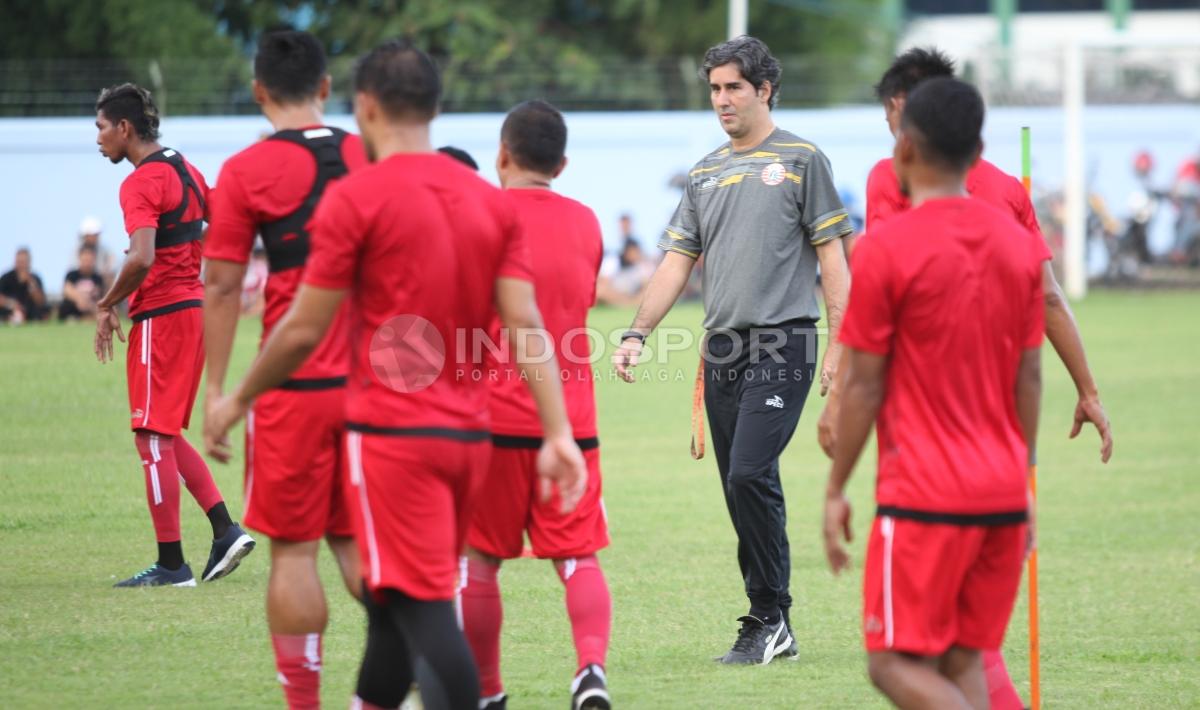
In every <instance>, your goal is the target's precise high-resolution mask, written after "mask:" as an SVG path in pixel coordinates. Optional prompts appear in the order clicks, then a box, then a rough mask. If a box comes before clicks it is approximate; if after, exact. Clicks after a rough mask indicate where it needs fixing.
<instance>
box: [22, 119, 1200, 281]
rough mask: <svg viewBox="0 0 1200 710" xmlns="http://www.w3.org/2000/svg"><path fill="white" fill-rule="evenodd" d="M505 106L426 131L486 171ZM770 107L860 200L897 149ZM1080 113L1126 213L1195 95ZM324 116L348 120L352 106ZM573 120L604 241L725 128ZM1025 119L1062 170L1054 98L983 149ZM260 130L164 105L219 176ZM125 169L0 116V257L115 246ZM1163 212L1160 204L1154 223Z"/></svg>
mask: <svg viewBox="0 0 1200 710" xmlns="http://www.w3.org/2000/svg"><path fill="white" fill-rule="evenodd" d="M501 119H502V116H500V115H496V114H464V115H449V116H444V117H442V118H440V119H438V120H437V122H436V123H435V124H434V125H435V128H434V141H435V143H436V144H437V145H443V144H453V145H457V146H459V147H461V148H465V149H466V150H468V151H469V152H471V153H472V154H473V155H474V156H475V158H476V160H478V161H479V163H480V164H481V165H482V166H483V173H484V175H485V176H487V177H488V178H489V179H492V180H494V179H495V171H494V170H493V169H492V164H493V161H494V159H495V146H496V140H497V136H498V134H499V130H500V122H501ZM776 120H777V122H778V123H779V125H781V126H782V127H784V128H787V129H789V130H791V131H793V132H795V133H797V134H799V135H801V136H803V137H805V138H806V139H808V140H811V141H814V142H816V143H817V145H819V146H821V147H822V148H823V149H824V150H825V152H826V153H827V154H828V155H829V158H830V160H831V161H832V163H833V168H834V173H835V176H836V179H837V183H838V185H839V186H842V187H846V188H849V189H850V190H851V191H852V192H853V193H855V194H856V195H857V196H858V198H859V200H860V202H861V195H862V192H863V187H864V184H865V182H866V176H867V172H868V171H869V170H870V169H871V166H872V165H873V164H874V163H875V161H876V160H878V159H879V158H880V157H883V156H885V155H887V154H889V153H890V150H891V144H892V139H891V136H890V134H889V133H888V131H887V127H886V125H885V124H884V120H883V112H882V111H881V110H880V109H879V108H877V107H852V108H838V109H822V110H810V111H780V112H778V115H777V117H776ZM1085 120H1086V139H1087V142H1086V146H1087V155H1088V160H1089V165H1090V166H1092V170H1091V174H1092V176H1093V182H1094V184H1095V187H1096V188H1097V189H1098V190H1099V191H1100V192H1101V193H1102V194H1103V195H1104V196H1105V197H1106V198H1107V199H1108V200H1109V202H1110V205H1112V206H1113V208H1114V210H1115V211H1116V213H1117V214H1118V215H1122V214H1124V212H1125V208H1124V205H1125V203H1126V199H1127V196H1128V194H1129V193H1130V192H1131V191H1132V190H1133V187H1134V182H1133V177H1132V172H1131V168H1130V166H1131V163H1132V159H1133V155H1134V153H1135V152H1136V151H1138V150H1140V149H1142V148H1148V149H1150V150H1152V151H1153V152H1154V154H1155V156H1156V158H1157V159H1158V164H1159V167H1158V172H1157V175H1158V177H1159V181H1160V182H1164V183H1165V182H1166V181H1167V180H1168V179H1169V177H1170V176H1171V175H1172V174H1173V173H1174V170H1175V168H1176V166H1177V165H1178V164H1179V162H1180V161H1181V160H1182V159H1183V157H1184V156H1185V155H1187V154H1189V153H1194V152H1195V151H1197V149H1200V107H1197V106H1176V107H1170V106H1155V107H1092V108H1089V110H1088V112H1087V114H1086V117H1085ZM331 121H332V122H333V123H335V124H337V125H340V126H343V127H347V128H352V127H353V126H352V120H351V119H350V118H349V117H346V116H341V117H334V118H332V119H331ZM567 122H568V127H569V131H570V137H569V143H568V158H569V161H570V163H569V165H568V167H567V170H566V172H565V173H564V174H563V177H562V179H561V180H560V181H559V183H558V184H557V187H558V189H559V190H561V191H562V192H563V193H565V194H567V195H569V196H571V197H574V198H576V199H579V200H581V201H583V202H584V203H586V204H588V205H590V206H592V208H593V209H595V210H596V213H597V215H598V216H599V218H600V222H601V224H602V225H603V227H604V229H605V237H606V240H607V241H608V243H609V245H610V246H613V245H615V244H616V224H617V217H618V215H619V214H620V213H621V212H624V211H629V212H632V213H633V215H634V224H635V227H636V229H637V231H638V234H639V235H640V236H641V238H642V240H643V241H644V242H646V243H647V245H651V244H653V242H654V241H655V240H656V239H657V237H658V234H659V232H660V230H661V229H662V227H663V226H664V224H665V222H666V220H667V219H668V218H669V217H670V215H671V212H672V211H673V209H674V207H675V204H676V202H677V200H678V195H677V193H676V192H675V191H674V190H673V189H671V188H670V187H668V180H669V179H670V178H671V176H672V175H674V174H676V173H678V172H681V171H685V170H687V169H688V168H689V167H691V165H692V164H693V163H694V162H695V161H696V160H698V159H699V158H700V157H702V156H703V155H704V154H705V153H707V152H708V151H710V150H712V149H713V148H715V147H716V146H717V145H719V144H720V143H722V142H723V141H724V134H723V133H722V132H721V130H720V128H719V126H718V125H717V121H716V120H715V119H714V118H713V117H712V116H711V115H710V114H709V113H706V112H679V113H575V114H570V115H568V117H567ZM1022 125H1030V126H1032V128H1033V142H1034V182H1035V185H1038V184H1043V185H1047V186H1056V185H1058V184H1059V183H1060V181H1061V179H1062V172H1063V171H1062V169H1061V160H1062V115H1061V111H1060V110H1059V109H1057V108H1020V109H1018V108H1002V109H997V110H994V111H992V112H991V113H990V115H989V117H988V123H987V126H986V129H985V140H986V141H987V150H986V155H987V157H988V158H989V159H991V160H992V161H993V162H995V163H996V164H998V165H999V166H1000V167H1001V168H1003V169H1005V170H1008V171H1010V172H1013V173H1014V174H1015V173H1016V172H1017V171H1018V170H1019V169H1020V149H1019V129H1020V126H1022ZM267 130H269V126H268V125H267V123H266V122H265V121H264V120H263V119H261V118H254V117H235V118H229V117H224V118H223V117H210V118H169V119H166V120H165V121H164V124H163V143H164V145H169V146H172V147H175V148H178V149H179V150H181V151H182V152H183V153H185V154H186V155H187V156H188V157H189V159H190V160H192V161H193V162H194V163H195V164H196V165H197V167H199V168H200V170H201V171H202V172H203V173H204V174H205V175H206V176H208V177H209V179H210V180H211V181H214V182H215V180H216V176H217V173H218V171H219V169H220V166H221V163H222V161H224V160H225V158H227V157H228V156H229V155H231V154H233V153H234V152H236V151H238V150H239V149H241V148H242V147H244V146H246V145H247V144H249V143H251V142H252V141H254V140H255V139H256V138H257V137H258V136H259V134H260V133H262V132H263V131H267ZM129 170H130V166H129V164H128V163H124V164H122V165H119V166H114V165H112V164H110V163H109V162H108V160H106V159H105V158H103V157H102V156H101V155H100V154H99V153H98V152H97V151H96V147H95V129H94V127H93V126H92V122H91V120H89V119H87V118H69V119H5V120H0V270H7V269H8V268H10V266H11V260H12V255H13V253H14V251H15V250H16V248H17V246H18V245H29V246H30V247H32V249H33V261H34V269H35V271H37V272H38V273H39V274H41V276H42V279H43V280H44V281H45V283H46V287H47V290H48V291H50V292H52V293H57V292H58V291H59V290H60V288H61V284H62V277H63V275H64V274H65V273H66V270H67V265H68V262H69V260H70V259H71V257H72V254H73V251H74V249H75V247H76V244H77V238H76V230H77V227H78V224H79V221H80V219H81V218H82V217H84V216H85V215H95V216H97V217H99V218H100V219H101V220H102V221H103V222H104V225H105V230H104V235H103V240H104V242H105V244H106V245H107V246H108V247H110V248H112V249H114V250H116V251H118V253H119V252H120V250H123V249H124V248H125V242H126V236H125V233H124V229H123V227H122V223H121V214H120V209H119V206H118V204H117V190H118V187H119V185H120V181H121V180H122V179H123V178H124V177H125V175H126V174H128V172H129ZM861 209H862V206H861V204H860V205H859V210H860V211H861ZM1166 222H1167V219H1165V218H1161V217H1160V225H1159V227H1160V229H1165V228H1166V226H1167V224H1166ZM1158 238H1159V239H1160V243H1161V240H1162V239H1169V237H1168V236H1165V233H1162V232H1160V233H1159V235H1158Z"/></svg>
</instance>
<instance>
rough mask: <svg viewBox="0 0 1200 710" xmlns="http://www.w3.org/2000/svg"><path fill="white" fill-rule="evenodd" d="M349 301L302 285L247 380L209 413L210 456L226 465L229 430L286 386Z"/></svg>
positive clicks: (206, 422) (337, 292)
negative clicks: (264, 397)
mask: <svg viewBox="0 0 1200 710" xmlns="http://www.w3.org/2000/svg"><path fill="white" fill-rule="evenodd" d="M345 297H346V289H342V288H332V289H331V288H321V287H319V286H313V285H311V284H302V285H301V286H300V289H299V290H298V291H297V292H296V298H295V300H294V301H293V302H292V307H291V308H290V309H288V312H287V314H286V315H285V316H284V317H283V320H281V321H280V322H279V324H278V325H276V326H275V329H274V330H273V331H271V336H270V337H269V338H267V342H266V343H265V344H264V345H263V348H262V352H260V353H259V354H258V357H257V358H256V359H255V360H254V364H253V365H251V366H250V371H249V372H247V373H246V377H245V378H244V379H243V380H242V382H241V383H240V384H239V385H238V386H237V387H236V388H235V389H234V390H233V392H232V393H230V395H229V396H226V397H221V398H220V399H219V400H217V401H216V402H215V403H214V405H213V406H212V408H211V409H210V410H209V411H208V412H207V413H206V416H205V419H204V447H205V449H206V450H207V451H208V453H209V455H210V456H212V457H213V458H215V459H217V460H218V461H221V462H225V461H228V460H229V456H230V447H229V440H228V436H227V435H228V433H229V430H230V429H231V428H232V427H233V425H234V424H236V423H237V422H238V420H240V419H241V418H242V417H243V416H245V414H246V410H247V409H249V408H250V405H251V404H252V403H253V402H254V399H255V398H256V397H258V396H259V395H260V394H262V393H263V392H266V391H267V390H269V389H271V388H272V387H276V386H278V385H280V384H282V383H283V382H284V380H286V379H287V378H288V375H290V374H292V372H294V371H295V370H296V368H298V367H300V365H302V364H303V363H304V361H305V359H307V358H308V356H309V355H310V354H311V353H312V351H313V350H315V349H316V347H317V346H318V345H320V343H321V339H322V338H324V337H325V333H326V332H327V331H328V330H329V326H330V324H331V323H333V319H334V317H336V316H337V312H338V307H339V306H340V305H341V303H342V299H343V298H345Z"/></svg>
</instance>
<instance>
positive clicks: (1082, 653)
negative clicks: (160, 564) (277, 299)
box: [0, 293, 1200, 710]
mask: <svg viewBox="0 0 1200 710" xmlns="http://www.w3.org/2000/svg"><path fill="white" fill-rule="evenodd" d="M1198 311H1200V297H1198V296H1197V295H1194V294H1183V293H1166V294H1158V293H1155V294H1113V293H1098V294H1095V295H1093V296H1092V297H1091V298H1089V300H1088V301H1087V302H1085V303H1083V304H1080V305H1079V306H1078V309H1077V312H1078V315H1079V318H1080V321H1081V323H1082V325H1083V331H1084V337H1085V341H1086V342H1087V344H1088V347H1089V354H1090V356H1091V360H1092V365H1093V368H1094V369H1095V371H1096V373H1097V377H1098V378H1099V380H1100V383H1101V388H1102V392H1103V396H1104V400H1105V404H1106V405H1107V407H1108V410H1109V413H1110V415H1111V416H1112V419H1113V421H1114V426H1115V430H1116V437H1117V439H1116V452H1115V454H1114V458H1113V461H1112V462H1111V463H1110V464H1109V465H1108V466H1101V465H1100V463H1099V461H1098V455H1097V449H1098V443H1097V441H1096V439H1095V434H1094V432H1093V431H1091V430H1088V431H1086V432H1085V434H1084V436H1083V438H1082V439H1080V440H1078V441H1074V442H1069V441H1067V438H1066V434H1067V431H1068V430H1069V428H1070V415H1071V411H1072V403H1073V390H1072V389H1071V387H1070V383H1069V381H1068V380H1067V378H1066V375H1065V373H1064V372H1063V370H1062V368H1061V367H1060V366H1059V365H1058V364H1057V363H1056V361H1055V358H1054V356H1053V354H1052V353H1048V354H1047V357H1046V363H1047V367H1046V371H1047V373H1048V375H1047V383H1046V385H1047V386H1046V397H1045V404H1044V413H1043V419H1042V421H1043V428H1042V447H1041V456H1040V459H1041V475H1040V477H1039V482H1040V494H1041V495H1040V500H1041V507H1040V510H1041V517H1040V529H1041V585H1042V599H1041V613H1042V678H1043V697H1044V701H1045V704H1046V706H1047V707H1078V708H1095V707H1146V708H1161V707H1200V591H1198V590H1200V515H1198V514H1200V485H1198V484H1197V481H1196V479H1195V475H1196V472H1197V464H1198V463H1200V444H1198V443H1197V441H1198V438H1197V432H1198V431H1200V403H1198V402H1200V362H1198V360H1197V358H1198V357H1200V318H1198V317H1197V312H1198ZM628 318H629V314H628V313H626V312H623V311H599V312H597V313H596V315H595V316H594V318H593V324H594V325H596V326H598V327H601V328H605V329H607V328H610V327H611V328H621V327H623V326H624V325H626V323H627V321H628ZM699 319H700V313H699V309H698V308H697V307H695V306H689V307H682V308H679V309H676V310H675V311H674V312H673V313H672V314H671V316H670V319H669V323H672V324H676V325H688V326H695V325H696V324H697V323H698V322H699ZM256 330H257V328H256V326H255V325H254V324H251V323H246V324H244V326H243V332H242V334H241V337H240V340H239V343H238V361H237V363H236V364H235V369H236V371H238V372H241V371H242V370H243V369H244V363H245V362H246V361H247V360H248V358H249V357H250V356H251V355H252V351H253V348H254V344H255V341H256V338H255V337H254V335H255V333H256ZM695 358H696V356H695V354H694V352H687V353H681V354H679V355H677V356H676V357H675V358H674V359H673V360H672V363H671V365H672V368H677V369H678V371H679V373H680V376H679V377H675V376H674V375H673V373H674V372H675V370H674V369H672V370H667V371H666V372H667V374H668V378H667V379H668V380H669V381H667V382H657V381H655V382H641V383H638V384H637V385H633V386H630V385H625V384H622V383H618V382H616V381H614V380H612V379H611V378H609V377H607V374H608V370H607V367H606V366H602V368H601V372H602V373H603V374H604V375H605V377H604V378H603V380H602V382H601V383H600V384H599V385H598V390H597V391H598V398H599V406H600V424H601V437H602V441H603V444H604V448H603V451H604V458H603V468H604V475H605V498H606V502H607V507H608V511H609V515H610V522H611V527H612V537H613V545H612V547H611V548H610V549H609V550H607V551H606V552H604V553H603V554H602V559H603V562H604V566H605V571H606V573H607V575H608V579H609V582H610V584H611V586H612V592H613V598H614V608H615V622H614V628H613V639H612V651H611V654H610V659H609V676H610V680H611V684H612V690H613V693H614V699H615V701H616V702H617V703H618V704H619V705H620V706H621V707H624V708H664V707H688V708H692V707H696V708H699V707H704V708H737V707H743V706H746V707H756V708H798V707H804V708H819V707H829V708H849V707H854V708H858V707H882V706H883V703H882V702H881V701H880V699H879V697H878V696H877V694H876V693H875V691H874V690H873V689H872V688H871V687H870V686H869V684H868V683H867V680H866V678H865V674H864V666H865V664H864V655H863V652H862V648H861V640H860V635H859V630H858V617H859V590H860V584H861V578H860V574H859V573H858V571H857V570H856V571H855V572H853V573H851V574H849V575H846V576H844V577H843V578H839V579H834V578H832V577H831V576H830V575H829V573H828V572H827V571H826V568H825V566H824V561H823V558H822V555H821V551H820V547H819V537H818V525H819V520H818V516H819V514H820V501H821V491H822V487H823V481H824V476H825V474H826V472H827V463H826V461H825V460H824V458H823V457H822V456H821V455H820V453H819V452H818V450H817V448H816V445H815V434H814V426H815V421H816V415H817V412H818V411H819V407H820V401H819V400H818V399H817V398H816V396H815V394H814V396H813V397H812V398H811V399H810V402H809V406H808V410H807V411H806V413H805V415H804V417H803V419H802V420H801V423H800V429H799V431H798V432H797V435H796V438H795V440H794V441H793V443H792V446H791V447H790V449H789V450H788V452H787V453H786V455H785V457H784V465H783V470H784V478H785V485H786V488H787V494H788V501H789V503H790V506H791V507H790V512H791V515H790V516H789V518H790V520H789V523H790V531H789V532H790V534H791V536H792V550H793V555H794V560H793V567H794V577H793V581H792V585H793V593H794V595H795V597H796V607H795V609H794V610H793V619H794V621H795V624H796V632H797V634H798V636H799V640H800V647H801V654H802V659H803V660H802V661H801V662H800V663H784V662H779V663H774V664H772V665H771V666H768V667H766V668H748V669H747V668H739V669H730V668H722V667H719V666H716V665H714V664H713V663H712V662H711V661H710V660H709V659H710V658H711V657H712V656H713V655H714V654H716V653H719V652H721V651H723V650H724V649H725V648H726V647H727V646H728V644H729V643H730V642H731V641H732V639H733V636H734V634H735V631H736V623H735V621H734V620H735V618H736V617H737V616H738V615H739V614H741V613H743V612H744V609H745V600H744V598H743V597H742V594H741V582H740V579H739V576H738V572H737V568H736V563H735V560H734V536H733V531H732V529H731V526H730V525H729V522H728V519H727V517H726V513H725V510H724V505H723V503H722V500H721V494H720V491H719V488H718V484H717V476H716V469H715V464H714V463H713V462H712V459H711V457H709V458H707V459H705V460H704V461H699V462H695V461H692V460H691V459H690V458H689V457H688V454H687V446H688V437H689V434H688V416H689V410H690V403H691V398H690V387H691V379H692V374H693V373H694V369H693V368H694V367H695ZM123 378H124V372H123V366H122V365H121V364H116V365H112V364H110V365H107V366H101V365H99V364H97V363H96V362H95V360H94V359H93V357H92V355H91V331H90V328H89V326H86V325H75V326H48V327H39V328H18V329H4V330H0V392H2V393H3V395H2V396H3V402H4V406H3V407H0V493H2V495H3V498H2V499H0V500H2V501H3V506H2V507H0V707H4V708H26V707H56V706H83V705H86V706H90V707H132V706H142V707H199V706H205V707H262V706H278V705H280V703H281V697H282V696H281V693H280V691H279V688H278V687H277V685H276V683H275V680H274V677H275V673H274V669H273V662H272V657H271V652H270V645H269V642H268V639H267V635H266V627H265V622H264V620H263V613H262V608H263V593H264V587H265V582H266V575H267V555H266V550H265V548H264V549H260V550H259V551H258V552H256V553H255V554H254V555H252V556H251V557H250V558H249V559H248V560H247V561H246V562H245V563H244V564H243V565H242V567H241V568H240V569H239V571H238V572H237V573H236V574H234V575H233V576H231V577H229V578H227V579H225V580H222V581H220V582H218V583H215V584H211V585H201V586H200V587H199V588H197V589H169V590H161V589H160V590H134V591H129V590H113V589H110V588H109V586H110V585H111V583H112V582H113V581H115V580H116V579H117V578H118V577H120V576H125V575H128V574H130V573H132V572H135V571H137V570H138V569H140V568H141V567H142V566H144V565H145V564H146V563H147V562H149V561H150V560H151V559H152V557H153V539H152V530H151V526H150V520H149V516H148V515H147V512H146V509H145V497H144V491H143V483H142V473H141V469H140V466H139V465H138V462H137V459H136V458H135V453H134V448H133V442H132V437H131V436H130V434H129V433H128V432H127V430H126V428H125V427H126V421H127V419H126V417H127V416H128V415H127V409H126V405H125V388H124V383H123ZM189 436H191V438H192V441H193V443H197V438H196V437H195V436H194V435H189ZM873 468H874V467H873V463H868V464H864V465H863V466H860V467H859V471H858V472H857V474H856V477H855V479H854V481H853V482H852V484H851V494H852V497H853V500H854V502H855V505H856V511H855V512H856V519H855V529H856V532H857V533H858V536H857V539H856V542H855V544H854V546H853V548H852V551H853V554H854V556H855V560H856V562H858V563H859V564H861V560H862V556H863V546H862V545H863V543H862V540H863V539H864V538H865V536H866V535H865V534H866V532H867V526H868V525H869V521H870V511H871V505H870V500H871V491H872V478H873ZM213 470H214V474H215V475H216V477H217V481H218V483H219V485H220V486H221V488H222V490H223V491H224V492H225V494H226V496H227V498H228V500H229V501H230V508H231V509H232V510H238V509H240V504H241V485H240V481H241V474H240V472H241V465H240V462H239V463H235V464H234V465H230V466H220V465H214V468H213ZM183 530H184V546H185V551H186V553H187V555H188V557H189V558H190V559H191V560H193V561H195V562H198V563H200V564H202V563H203V560H204V558H205V557H206V555H207V542H206V538H207V535H206V533H207V523H206V521H205V519H204V516H203V515H201V514H200V512H199V511H198V510H197V509H196V508H195V506H194V505H192V504H191V503H190V502H189V499H188V498H187V496H186V493H185V494H184V501H183ZM323 556H324V557H323V561H322V571H323V575H324V578H325V580H326V582H327V586H328V588H329V589H330V591H331V595H330V597H331V619H330V630H329V633H328V635H327V637H326V663H325V668H326V671H325V683H324V700H325V702H326V704H327V705H328V706H329V707H345V704H346V701H347V700H348V698H349V696H350V692H351V689H352V687H353V680H354V676H355V671H356V662H357V659H358V657H359V654H360V651H361V648H362V641H363V633H362V632H363V628H362V627H363V623H362V618H361V615H360V613H359V611H358V609H357V608H356V606H355V605H354V604H353V603H352V602H351V601H350V600H349V599H348V598H347V597H346V595H345V594H344V592H343V591H342V590H341V588H340V585H339V584H338V583H337V576H336V572H335V571H334V568H333V565H332V561H331V560H330V558H329V557H328V554H327V553H323ZM502 581H503V588H504V596H505V601H506V609H505V611H506V622H505V628H504V640H503V651H504V673H505V678H506V682H507V688H508V691H509V693H510V694H511V695H512V697H513V707H515V708H518V710H520V709H522V708H561V707H564V706H565V705H566V704H567V692H566V686H567V684H568V682H569V681H570V675H571V673H572V671H573V663H574V654H573V651H572V647H571V644H570V636H569V629H568V625H567V621H566V618H565V612H564V610H563V606H562V600H561V587H560V585H559V582H558V580H557V578H556V577H555V576H554V574H553V572H552V570H551V569H550V567H549V565H548V563H545V562H537V561H531V560H519V561H516V562H513V563H510V564H508V565H507V566H506V567H505V570H504V572H503V574H502ZM1025 614H1026V607H1025V604H1024V600H1023V599H1022V601H1021V604H1020V606H1019V607H1018V609H1017V611H1016V613H1015V615H1014V621H1013V624H1012V627H1011V632H1010V634H1009V637H1008V641H1007V643H1006V652H1007V655H1008V659H1009V664H1010V669H1011V670H1012V673H1013V675H1014V677H1015V679H1016V681H1017V684H1018V687H1019V688H1020V689H1021V690H1022V692H1026V691H1027V689H1028V677H1029V673H1028V663H1027V660H1028V653H1027V633H1026V629H1027V626H1026V623H1025V619H1026V616H1025Z"/></svg>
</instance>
